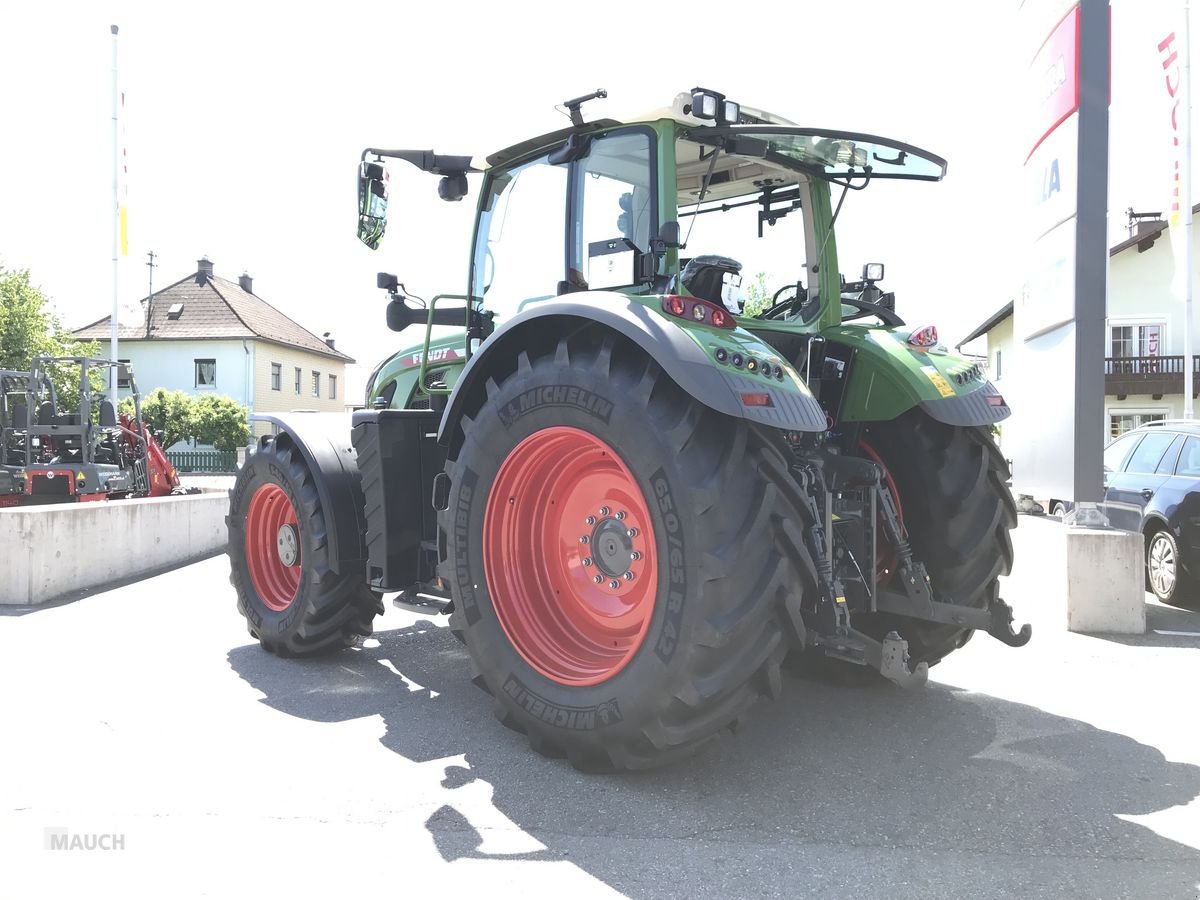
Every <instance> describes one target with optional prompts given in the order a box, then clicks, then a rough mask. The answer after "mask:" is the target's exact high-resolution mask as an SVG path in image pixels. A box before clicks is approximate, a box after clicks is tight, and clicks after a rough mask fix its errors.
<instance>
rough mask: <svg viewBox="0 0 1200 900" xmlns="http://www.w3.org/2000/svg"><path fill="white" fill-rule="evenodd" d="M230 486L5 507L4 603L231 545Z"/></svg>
mask: <svg viewBox="0 0 1200 900" xmlns="http://www.w3.org/2000/svg"><path fill="white" fill-rule="evenodd" d="M228 509H229V492H228V491H216V492H211V493H204V494H192V495H189V496H182V497H156V498H153V499H145V500H109V501H104V502H95V503H71V504H57V505H53V506H26V507H12V508H9V509H0V547H4V548H5V549H4V556H3V561H2V562H0V605H9V606H13V605H15V606H37V605H40V604H43V603H48V602H50V601H52V600H57V599H61V598H65V597H68V596H70V595H71V594H74V593H76V592H78V591H83V590H87V589H90V588H97V587H101V586H103V585H106V584H111V583H113V582H116V581H121V580H125V579H129V578H136V577H139V576H143V575H146V574H149V573H151V572H155V571H162V570H164V569H170V568H175V567H177V566H181V565H186V564H187V563H190V562H195V561H196V560H198V559H203V558H205V557H207V556H212V555H213V554H215V553H219V552H220V551H221V550H223V549H224V548H225V544H226V532H225V513H226V512H227V511H228Z"/></svg>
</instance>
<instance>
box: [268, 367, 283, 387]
mask: <svg viewBox="0 0 1200 900" xmlns="http://www.w3.org/2000/svg"><path fill="white" fill-rule="evenodd" d="M271 390H273V391H281V390H283V366H281V365H280V364H279V363H271Z"/></svg>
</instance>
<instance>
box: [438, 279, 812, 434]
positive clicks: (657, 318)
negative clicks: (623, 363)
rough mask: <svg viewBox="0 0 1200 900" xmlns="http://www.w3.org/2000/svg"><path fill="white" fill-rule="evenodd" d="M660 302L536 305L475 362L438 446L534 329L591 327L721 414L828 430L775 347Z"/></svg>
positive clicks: (585, 300)
mask: <svg viewBox="0 0 1200 900" xmlns="http://www.w3.org/2000/svg"><path fill="white" fill-rule="evenodd" d="M661 302H662V298H661V297H658V296H650V297H641V296H633V297H631V296H628V295H626V294H621V293H617V292H610V291H589V292H585V293H575V294H569V295H565V296H564V297H563V298H559V299H555V300H546V301H542V302H539V303H537V304H534V305H530V306H529V307H527V308H526V309H525V310H524V311H523V312H521V313H520V314H519V315H516V316H514V317H513V318H512V319H510V320H509V321H508V322H506V323H505V324H504V325H503V326H502V327H500V328H499V329H497V330H496V331H495V332H494V333H493V334H492V335H491V336H490V337H488V339H487V340H486V341H484V342H483V344H482V345H480V348H479V350H478V351H477V352H476V353H475V354H474V355H473V356H472V357H471V359H470V361H469V362H468V363H467V365H466V368H465V369H464V370H463V373H462V375H461V376H460V377H459V379H458V383H457V384H456V385H455V388H454V393H453V394H452V395H451V397H450V403H449V406H448V408H447V410H446V415H445V417H444V418H443V419H442V424H441V429H440V431H439V432H438V440H439V441H443V442H446V441H448V440H449V439H450V435H452V434H453V433H454V426H455V425H456V424H457V422H458V419H459V417H460V416H461V415H462V412H463V403H464V400H465V398H466V397H467V396H468V392H469V391H470V390H471V388H472V387H473V386H475V385H477V384H479V383H480V380H481V379H485V378H486V377H487V376H486V373H487V372H488V370H489V366H488V361H489V360H490V359H493V358H495V357H496V355H497V354H512V355H515V354H516V353H519V352H520V351H521V349H522V348H523V347H524V346H526V345H527V344H528V341H527V340H525V339H523V336H527V335H528V334H530V333H531V332H532V331H533V330H534V329H537V330H538V331H539V333H540V334H544V332H543V331H542V329H546V328H555V329H558V330H559V331H560V332H561V333H562V334H568V333H570V332H572V331H575V330H578V329H579V328H580V327H582V326H585V325H587V324H589V323H596V324H599V325H602V326H604V327H605V328H607V329H609V330H611V331H613V332H615V333H617V334H620V335H622V336H623V337H626V338H628V339H629V340H631V341H633V342H634V343H635V344H637V345H638V346H639V347H641V348H642V350H643V351H644V352H645V353H646V354H647V355H648V356H649V357H650V358H651V359H653V360H654V361H655V362H656V363H657V364H658V365H660V366H661V367H662V368H663V370H664V371H665V372H666V373H667V375H669V376H670V377H671V379H672V380H673V381H674V382H675V383H676V384H678V385H679V386H680V387H681V388H682V389H683V390H685V391H687V393H688V394H690V395H691V396H692V397H694V398H695V399H696V400H697V401H698V402H700V403H703V404H704V405H705V406H708V407H710V408H712V409H714V410H716V411H717V412H719V413H723V414H725V415H727V416H732V417H734V418H739V419H746V420H748V421H751V422H756V423H759V424H762V425H769V426H771V427H774V428H783V429H788V430H792V431H824V430H825V428H826V420H825V413H824V411H823V410H822V409H821V405H820V404H819V403H818V402H817V400H816V398H815V397H813V395H812V391H810V390H809V389H808V385H807V384H805V383H804V381H803V379H801V378H800V375H799V373H798V372H797V371H796V370H795V369H794V368H793V367H792V365H791V364H790V363H789V362H788V361H787V360H786V359H783V358H781V357H780V356H779V354H778V352H776V351H775V350H774V349H773V348H772V347H771V346H770V345H769V344H767V343H765V342H763V341H762V340H760V339H759V338H757V337H755V336H754V335H753V334H751V333H750V332H748V331H746V330H744V329H742V328H737V329H734V330H732V331H727V330H723V329H718V328H711V327H706V326H703V325H691V324H688V323H684V322H680V321H679V320H677V319H674V318H672V317H670V316H668V315H667V314H665V313H663V312H662V311H661V309H659V308H658V305H659V304H660V303H661ZM718 347H724V348H725V349H726V351H727V352H730V353H731V352H732V351H733V350H737V351H738V352H740V353H742V354H743V355H744V356H749V355H751V354H753V355H755V356H756V357H757V358H758V359H761V360H763V361H768V362H770V363H771V364H772V366H776V365H778V366H780V367H782V369H783V372H784V377H783V379H782V380H778V379H776V378H774V377H770V378H768V377H766V376H764V375H761V374H759V375H751V374H749V373H748V372H746V371H745V370H744V369H742V370H738V369H735V368H733V366H731V365H729V364H727V363H726V364H721V363H718V362H717V360H716V358H715V356H714V355H713V354H714V353H715V352H716V350H717V348H718ZM749 393H754V394H764V393H765V394H767V395H768V396H769V398H770V400H769V402H770V405H769V406H746V405H745V404H744V403H743V402H742V395H743V394H749Z"/></svg>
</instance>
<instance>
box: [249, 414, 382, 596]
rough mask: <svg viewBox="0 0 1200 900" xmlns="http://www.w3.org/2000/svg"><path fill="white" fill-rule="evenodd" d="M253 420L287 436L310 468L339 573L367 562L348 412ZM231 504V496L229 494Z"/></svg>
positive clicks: (256, 417) (262, 416)
mask: <svg viewBox="0 0 1200 900" xmlns="http://www.w3.org/2000/svg"><path fill="white" fill-rule="evenodd" d="M250 421H252V422H270V423H271V424H272V425H273V426H275V431H276V433H277V435H281V436H283V437H281V438H277V439H286V440H289V441H290V442H291V443H292V445H293V446H294V447H295V448H296V449H297V450H298V451H299V453H300V456H301V458H302V459H303V460H304V464H305V465H306V466H308V471H309V472H311V473H312V476H313V483H314V484H315V486H316V489H317V498H318V499H319V500H320V501H321V511H322V513H323V514H324V517H325V531H326V540H327V541H328V546H329V559H330V564H331V565H332V566H333V570H334V571H335V572H337V573H338V574H342V573H343V572H345V571H355V570H356V569H362V568H363V567H364V566H365V565H366V559H367V550H366V544H365V541H364V534H365V531H366V524H367V523H366V512H365V508H364V507H365V503H364V501H363V493H362V484H361V481H362V479H361V477H360V476H359V472H358V455H357V454H356V453H355V452H354V447H353V446H352V445H351V443H350V434H351V432H350V416H348V415H345V414H343V413H318V412H308V413H306V412H290V413H270V414H256V415H253V416H251V417H250ZM230 502H231V504H232V498H231V501H230Z"/></svg>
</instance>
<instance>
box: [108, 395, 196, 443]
mask: <svg viewBox="0 0 1200 900" xmlns="http://www.w3.org/2000/svg"><path fill="white" fill-rule="evenodd" d="M195 407H196V400H195V398H193V397H192V396H191V395H190V394H185V393H184V392H183V391H168V390H166V389H165V388H155V389H154V390H153V391H151V392H150V393H149V394H147V395H146V396H145V397H143V398H142V419H143V420H144V421H145V422H146V424H147V425H149V426H150V428H151V430H152V431H161V432H163V433H164V434H165V437H164V439H163V448H164V449H166V448H167V447H170V446H171V445H172V444H175V443H178V442H179V441H185V440H188V439H189V438H192V437H194V436H195V432H196V420H195V415H196V410H195ZM121 412H123V413H126V414H127V415H133V398H131V397H126V398H125V399H124V400H122V401H121Z"/></svg>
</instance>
